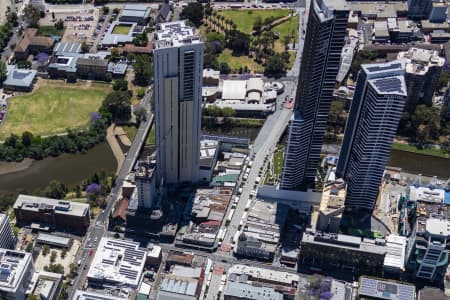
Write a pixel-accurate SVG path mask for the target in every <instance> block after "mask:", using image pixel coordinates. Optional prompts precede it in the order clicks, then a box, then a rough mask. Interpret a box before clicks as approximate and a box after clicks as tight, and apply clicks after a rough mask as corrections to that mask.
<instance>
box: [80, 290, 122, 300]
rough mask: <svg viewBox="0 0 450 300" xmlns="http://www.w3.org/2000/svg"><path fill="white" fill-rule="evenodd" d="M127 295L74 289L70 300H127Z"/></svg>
mask: <svg viewBox="0 0 450 300" xmlns="http://www.w3.org/2000/svg"><path fill="white" fill-rule="evenodd" d="M128 299H129V298H128V297H118V296H113V295H110V294H101V293H96V292H91V291H82V290H76V291H75V294H74V295H73V298H72V300H128Z"/></svg>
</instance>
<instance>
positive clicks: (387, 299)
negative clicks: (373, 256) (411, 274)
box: [358, 276, 416, 300]
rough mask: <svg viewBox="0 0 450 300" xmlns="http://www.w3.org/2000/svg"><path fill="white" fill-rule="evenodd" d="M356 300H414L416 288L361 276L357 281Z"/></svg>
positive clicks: (410, 285)
mask: <svg viewBox="0 0 450 300" xmlns="http://www.w3.org/2000/svg"><path fill="white" fill-rule="evenodd" d="M358 299H380V300H381V299H384V300H415V299H416V287H415V286H414V285H412V284H405V283H398V282H392V281H386V280H382V279H376V278H369V277H365V276H362V277H361V278H360V279H359V288H358Z"/></svg>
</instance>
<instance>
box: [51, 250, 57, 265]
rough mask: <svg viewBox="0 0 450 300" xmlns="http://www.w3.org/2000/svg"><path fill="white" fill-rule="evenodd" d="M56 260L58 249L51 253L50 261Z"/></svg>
mask: <svg viewBox="0 0 450 300" xmlns="http://www.w3.org/2000/svg"><path fill="white" fill-rule="evenodd" d="M55 260H56V251H52V253H51V254H50V262H51V263H54V262H55Z"/></svg>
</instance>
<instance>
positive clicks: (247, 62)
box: [217, 49, 264, 73]
mask: <svg viewBox="0 0 450 300" xmlns="http://www.w3.org/2000/svg"><path fill="white" fill-rule="evenodd" d="M217 61H218V62H219V64H220V63H227V64H228V65H229V66H230V68H231V69H232V70H233V71H238V70H239V68H241V67H242V68H244V67H245V66H247V67H248V68H249V69H250V70H251V71H254V72H256V73H262V72H264V68H263V66H261V65H260V64H258V63H256V62H255V61H254V60H253V59H252V58H249V57H248V56H245V55H244V56H233V55H231V50H230V49H225V50H223V52H222V53H220V55H219V56H218V57H217Z"/></svg>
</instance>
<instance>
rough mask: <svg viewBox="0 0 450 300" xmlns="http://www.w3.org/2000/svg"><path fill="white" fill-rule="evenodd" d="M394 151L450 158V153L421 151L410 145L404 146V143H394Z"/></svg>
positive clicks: (432, 149)
mask: <svg viewBox="0 0 450 300" xmlns="http://www.w3.org/2000/svg"><path fill="white" fill-rule="evenodd" d="M392 149H394V150H400V151H408V152H414V153H419V154H425V155H431V156H437V157H443V158H450V153H448V152H446V151H444V150H440V149H434V148H426V149H419V148H417V147H416V146H414V145H409V144H402V143H396V142H394V143H393V144H392Z"/></svg>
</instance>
